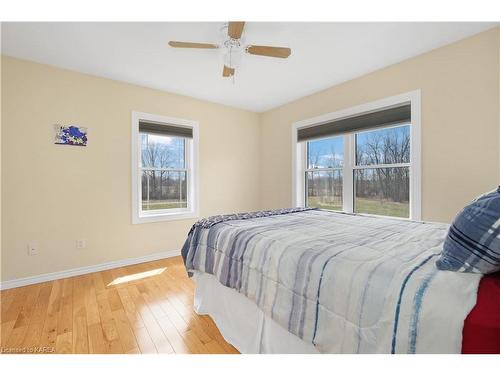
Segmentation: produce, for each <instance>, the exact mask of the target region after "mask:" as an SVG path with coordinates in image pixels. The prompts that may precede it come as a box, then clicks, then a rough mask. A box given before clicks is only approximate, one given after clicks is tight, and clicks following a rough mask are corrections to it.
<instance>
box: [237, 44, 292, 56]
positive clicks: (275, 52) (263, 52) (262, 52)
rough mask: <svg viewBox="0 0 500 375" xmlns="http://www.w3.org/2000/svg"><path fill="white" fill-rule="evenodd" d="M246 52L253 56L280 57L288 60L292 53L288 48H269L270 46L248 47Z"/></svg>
mask: <svg viewBox="0 0 500 375" xmlns="http://www.w3.org/2000/svg"><path fill="white" fill-rule="evenodd" d="M246 52H247V53H249V54H251V55H259V56H269V57H279V58H282V59H286V58H287V57H288V56H290V54H291V53H292V50H291V49H290V48H286V47H269V46H252V45H250V46H247V48H246Z"/></svg>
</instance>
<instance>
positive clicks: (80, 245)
mask: <svg viewBox="0 0 500 375" xmlns="http://www.w3.org/2000/svg"><path fill="white" fill-rule="evenodd" d="M86 247H87V240H84V239H82V240H76V248H77V249H85V248H86Z"/></svg>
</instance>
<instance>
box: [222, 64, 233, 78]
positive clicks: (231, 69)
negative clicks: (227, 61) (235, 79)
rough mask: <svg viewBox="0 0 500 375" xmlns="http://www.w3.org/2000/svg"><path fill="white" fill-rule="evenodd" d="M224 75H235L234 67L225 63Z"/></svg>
mask: <svg viewBox="0 0 500 375" xmlns="http://www.w3.org/2000/svg"><path fill="white" fill-rule="evenodd" d="M222 76H223V77H232V76H234V68H230V67H229V66H226V65H224V70H223V71H222Z"/></svg>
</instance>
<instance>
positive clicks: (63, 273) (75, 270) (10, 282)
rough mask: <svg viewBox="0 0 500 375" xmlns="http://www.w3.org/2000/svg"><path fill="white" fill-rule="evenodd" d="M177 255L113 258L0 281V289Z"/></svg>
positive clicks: (157, 254)
mask: <svg viewBox="0 0 500 375" xmlns="http://www.w3.org/2000/svg"><path fill="white" fill-rule="evenodd" d="M178 255H181V251H180V250H171V251H163V252H161V253H154V254H150V255H145V256H142V257H138V258H127V259H122V260H114V261H112V262H107V263H101V264H96V265H93V266H87V267H79V268H72V269H69V270H66V271H59V272H52V273H45V274H43V275H38V276H30V277H24V278H22V279H15V280H7V281H2V282H0V290H5V289H12V288H18V287H20V286H25V285H31V284H37V283H43V282H45V281H52V280H57V279H64V278H66V277H73V276H79V275H84V274H86V273H92V272H98V271H104V270H109V269H112V268H118V267H124V266H130V265H132V264H138V263H144V262H151V261H153V260H158V259H164V258H171V257H175V256H178Z"/></svg>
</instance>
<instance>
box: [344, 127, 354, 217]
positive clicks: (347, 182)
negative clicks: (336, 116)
mask: <svg viewBox="0 0 500 375" xmlns="http://www.w3.org/2000/svg"><path fill="white" fill-rule="evenodd" d="M354 155H355V150H354V134H345V135H344V168H343V172H342V205H343V211H344V212H348V213H352V212H354V207H353V197H354V182H353V178H354V175H353V169H354V163H355V158H354Z"/></svg>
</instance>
